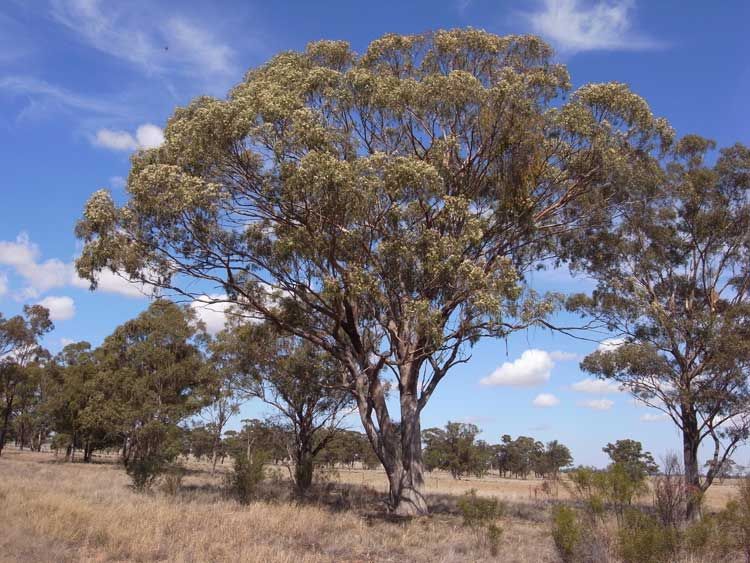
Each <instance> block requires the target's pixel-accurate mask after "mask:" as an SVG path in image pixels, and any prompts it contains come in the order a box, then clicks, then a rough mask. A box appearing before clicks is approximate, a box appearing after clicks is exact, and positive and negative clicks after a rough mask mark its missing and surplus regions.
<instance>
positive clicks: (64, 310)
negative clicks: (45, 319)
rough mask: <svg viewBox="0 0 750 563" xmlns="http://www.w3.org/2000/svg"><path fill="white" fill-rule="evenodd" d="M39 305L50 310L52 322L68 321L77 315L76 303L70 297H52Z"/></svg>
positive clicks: (43, 300) (46, 298)
mask: <svg viewBox="0 0 750 563" xmlns="http://www.w3.org/2000/svg"><path fill="white" fill-rule="evenodd" d="M38 305H41V306H42V307H46V308H47V309H49V318H50V320H52V321H67V320H69V319H72V318H73V317H74V316H75V314H76V307H75V303H74V302H73V299H71V298H70V297H58V296H55V295H50V296H49V297H45V298H44V299H42V300H41V301H39V303H38Z"/></svg>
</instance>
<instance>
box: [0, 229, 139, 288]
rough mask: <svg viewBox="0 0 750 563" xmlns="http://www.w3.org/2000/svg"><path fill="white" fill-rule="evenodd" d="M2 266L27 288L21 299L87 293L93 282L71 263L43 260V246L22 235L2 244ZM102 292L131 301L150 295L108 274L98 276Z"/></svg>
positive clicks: (0, 243)
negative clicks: (54, 292)
mask: <svg viewBox="0 0 750 563" xmlns="http://www.w3.org/2000/svg"><path fill="white" fill-rule="evenodd" d="M0 266H9V267H10V268H12V269H13V270H14V271H15V273H16V274H17V275H18V276H19V277H20V278H22V279H23V280H24V283H25V284H26V285H25V286H24V287H23V288H22V289H21V290H20V291H18V292H17V293H16V297H17V298H19V299H33V298H36V297H39V296H40V295H41V294H42V293H44V292H46V291H49V290H51V289H55V288H59V287H68V286H73V287H79V288H84V289H87V288H88V287H89V282H88V281H87V280H83V279H81V278H80V277H78V274H77V273H76V271H75V267H74V266H73V264H72V263H71V262H63V261H62V260H59V259H57V258H50V259H48V260H41V251H40V249H39V246H38V245H37V244H36V243H34V242H32V241H31V239H29V236H28V235H27V234H26V233H21V234H19V235H18V236H17V237H16V240H14V241H7V240H5V241H4V240H0ZM98 281H99V285H98V289H99V290H100V291H103V292H106V293H117V294H120V295H125V296H128V297H143V296H144V295H150V294H151V291H150V288H148V287H147V286H144V285H143V284H141V283H133V282H130V281H129V280H128V279H127V278H125V277H123V276H120V275H118V274H115V273H113V272H110V271H109V270H105V271H103V272H101V273H100V274H99V276H98Z"/></svg>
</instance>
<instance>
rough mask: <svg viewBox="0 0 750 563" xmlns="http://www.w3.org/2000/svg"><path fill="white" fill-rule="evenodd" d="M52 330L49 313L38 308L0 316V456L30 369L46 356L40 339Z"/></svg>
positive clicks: (27, 382) (28, 381) (29, 307)
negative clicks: (0, 417) (9, 315)
mask: <svg viewBox="0 0 750 563" xmlns="http://www.w3.org/2000/svg"><path fill="white" fill-rule="evenodd" d="M52 328H53V325H52V322H51V321H50V320H49V311H48V310H47V309H45V308H44V307H42V306H41V305H26V306H24V308H23V316H21V315H17V316H15V317H11V318H9V319H5V318H3V316H2V315H1V314H0V401H2V403H0V406H2V419H0V424H2V426H0V454H2V451H3V447H4V446H5V439H6V436H7V434H8V430H9V428H10V423H11V419H12V417H13V414H14V413H15V411H16V409H17V408H18V404H17V403H16V399H17V398H18V396H19V394H20V393H21V392H22V391H24V386H28V384H29V383H30V369H31V366H32V365H33V364H34V363H35V362H37V361H38V360H39V359H41V358H43V357H44V356H45V354H46V352H45V350H44V349H43V348H42V347H41V346H40V344H39V339H40V338H41V337H42V336H43V335H44V334H45V333H47V332H49V331H50V330H52Z"/></svg>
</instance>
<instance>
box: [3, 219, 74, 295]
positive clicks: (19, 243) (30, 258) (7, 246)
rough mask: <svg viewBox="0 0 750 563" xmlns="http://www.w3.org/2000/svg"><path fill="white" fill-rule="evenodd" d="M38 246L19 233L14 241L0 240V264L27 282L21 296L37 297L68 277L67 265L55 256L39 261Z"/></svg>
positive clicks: (25, 235) (63, 282) (65, 280)
mask: <svg viewBox="0 0 750 563" xmlns="http://www.w3.org/2000/svg"><path fill="white" fill-rule="evenodd" d="M39 257H40V251H39V247H38V246H37V245H36V244H34V243H32V242H31V241H30V240H29V237H28V235H27V234H26V233H21V234H19V235H18V236H17V237H16V240H14V241H6V240H3V241H0V265H3V266H10V267H11V268H13V269H14V270H15V271H16V273H18V275H19V276H21V277H22V278H23V279H24V280H25V281H26V283H27V284H28V285H27V287H25V288H24V289H23V290H22V292H21V296H22V297H26V298H33V297H37V296H38V295H39V294H40V293H42V292H44V291H47V290H49V289H52V288H55V287H61V286H63V285H65V284H66V282H67V281H68V279H69V274H70V271H69V268H68V266H67V265H66V264H65V263H64V262H62V261H61V260H58V259H56V258H52V259H49V260H45V261H43V262H41V261H39Z"/></svg>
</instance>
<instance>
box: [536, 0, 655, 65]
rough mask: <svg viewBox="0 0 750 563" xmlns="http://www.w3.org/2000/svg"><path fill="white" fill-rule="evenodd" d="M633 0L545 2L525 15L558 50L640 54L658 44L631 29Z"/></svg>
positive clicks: (550, 0)
mask: <svg viewBox="0 0 750 563" xmlns="http://www.w3.org/2000/svg"><path fill="white" fill-rule="evenodd" d="M634 7H635V2H634V1H633V0H596V1H585V0H544V1H543V2H542V3H541V6H540V9H539V10H537V11H536V12H532V13H528V14H526V17H527V18H528V20H529V21H530V23H531V28H532V30H533V31H534V32H535V33H537V34H539V35H541V36H543V37H545V38H546V39H548V40H549V41H550V42H552V43H553V44H554V45H555V46H556V47H557V48H558V49H559V50H560V51H562V52H567V53H578V52H583V51H597V50H605V51H641V50H648V49H656V48H659V47H661V46H662V45H661V43H660V42H658V41H655V40H654V39H651V38H649V37H646V36H644V35H642V34H639V33H637V32H635V31H634V30H633V12H634Z"/></svg>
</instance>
